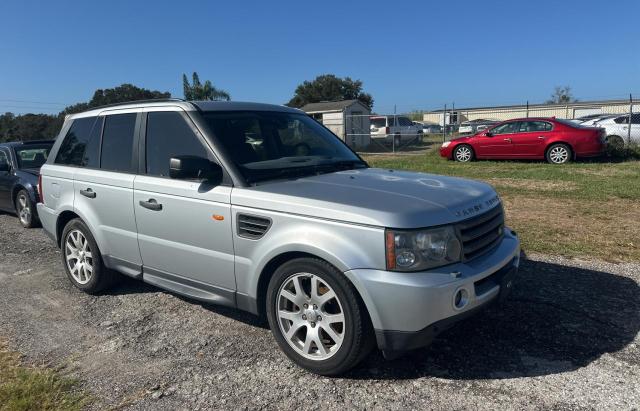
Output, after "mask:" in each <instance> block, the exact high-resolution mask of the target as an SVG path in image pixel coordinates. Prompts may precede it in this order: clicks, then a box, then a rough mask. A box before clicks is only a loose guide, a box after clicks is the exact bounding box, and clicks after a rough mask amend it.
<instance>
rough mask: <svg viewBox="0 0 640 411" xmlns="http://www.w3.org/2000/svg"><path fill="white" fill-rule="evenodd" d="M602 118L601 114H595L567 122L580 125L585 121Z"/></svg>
mask: <svg viewBox="0 0 640 411" xmlns="http://www.w3.org/2000/svg"><path fill="white" fill-rule="evenodd" d="M602 116H603V114H602V113H597V114H587V115H585V116H580V117H577V118H574V119H571V120H569V121H571V122H573V123H578V124H582V123H584V122H585V121H589V120H594V119H597V118H600V117H602Z"/></svg>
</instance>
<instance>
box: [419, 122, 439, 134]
mask: <svg viewBox="0 0 640 411" xmlns="http://www.w3.org/2000/svg"><path fill="white" fill-rule="evenodd" d="M422 133H423V134H441V133H442V126H441V125H440V124H435V123H422Z"/></svg>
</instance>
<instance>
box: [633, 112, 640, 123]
mask: <svg viewBox="0 0 640 411" xmlns="http://www.w3.org/2000/svg"><path fill="white" fill-rule="evenodd" d="M631 124H640V113H635V114H632V115H631Z"/></svg>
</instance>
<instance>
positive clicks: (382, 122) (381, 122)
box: [371, 117, 387, 127]
mask: <svg viewBox="0 0 640 411" xmlns="http://www.w3.org/2000/svg"><path fill="white" fill-rule="evenodd" d="M371 124H373V126H374V127H386V126H387V119H386V118H384V117H376V118H372V119H371Z"/></svg>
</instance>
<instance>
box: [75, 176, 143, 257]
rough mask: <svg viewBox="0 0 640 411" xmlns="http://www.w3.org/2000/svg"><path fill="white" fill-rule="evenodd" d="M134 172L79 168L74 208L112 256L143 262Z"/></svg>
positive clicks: (105, 251) (102, 248)
mask: <svg viewBox="0 0 640 411" xmlns="http://www.w3.org/2000/svg"><path fill="white" fill-rule="evenodd" d="M134 178H135V176H134V175H133V174H124V173H115V172H108V171H104V170H92V169H83V168H78V169H76V172H75V177H74V182H73V188H74V192H75V197H74V208H75V209H76V210H77V212H78V213H79V214H81V215H82V217H83V218H84V220H85V221H86V222H87V224H88V225H89V226H90V227H91V229H92V232H93V234H94V235H95V236H96V239H97V240H98V244H99V245H100V248H101V251H102V253H103V254H105V255H107V256H108V257H113V258H117V259H120V260H124V261H126V262H129V263H131V264H136V265H141V263H142V260H141V259H140V252H139V250H138V238H137V232H136V221H135V217H134V214H133V180H134Z"/></svg>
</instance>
